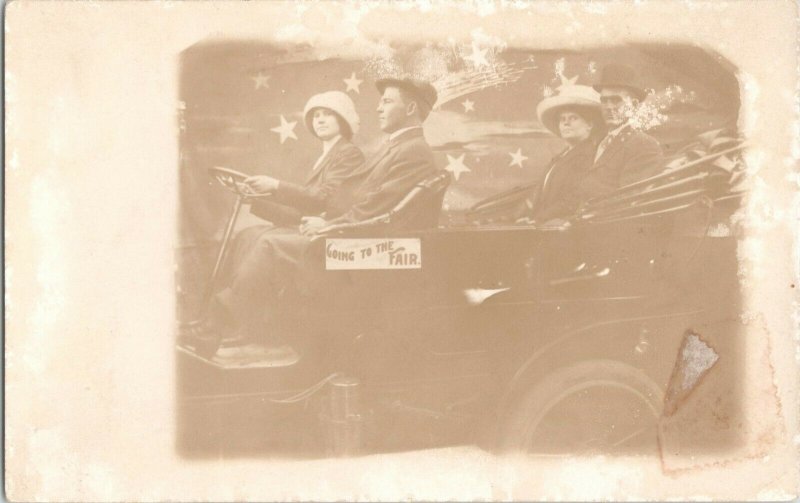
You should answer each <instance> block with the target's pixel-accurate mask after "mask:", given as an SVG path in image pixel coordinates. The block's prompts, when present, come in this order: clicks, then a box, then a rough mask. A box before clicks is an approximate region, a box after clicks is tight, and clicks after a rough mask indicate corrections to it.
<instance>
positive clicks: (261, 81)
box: [250, 72, 270, 89]
mask: <svg viewBox="0 0 800 503" xmlns="http://www.w3.org/2000/svg"><path fill="white" fill-rule="evenodd" d="M250 78H251V79H253V81H254V82H255V85H256V89H261V88H262V87H263V88H264V89H269V83H268V81H269V79H270V75H264V74H263V73H261V72H258V75H256V76H254V77H250Z"/></svg>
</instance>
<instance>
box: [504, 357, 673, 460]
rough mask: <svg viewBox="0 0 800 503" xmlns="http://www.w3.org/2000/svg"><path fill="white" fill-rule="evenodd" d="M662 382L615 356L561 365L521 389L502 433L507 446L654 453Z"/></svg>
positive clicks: (509, 449)
mask: <svg viewBox="0 0 800 503" xmlns="http://www.w3.org/2000/svg"><path fill="white" fill-rule="evenodd" d="M662 407H663V392H662V390H661V388H660V387H659V386H658V385H657V384H656V383H655V382H654V381H653V380H652V379H650V378H649V377H648V376H647V375H646V374H645V373H644V372H642V371H641V370H639V369H636V368H634V367H632V366H630V365H627V364H624V363H621V362H617V361H613V360H592V361H586V362H581V363H577V364H575V365H571V366H569V367H564V368H561V369H559V370H557V371H555V372H553V373H551V374H549V375H547V376H546V377H545V378H544V379H543V380H541V381H539V382H538V383H537V384H536V385H535V386H533V387H532V388H530V389H529V390H528V391H527V392H525V393H524V394H523V395H521V397H520V399H519V400H518V402H517V404H516V406H515V407H514V408H513V411H512V412H511V414H510V415H509V417H508V421H507V422H506V424H505V427H504V429H503V435H502V438H501V449H502V450H503V451H505V452H517V453H518V452H525V453H531V454H591V453H597V454H601V453H602V454H615V453H619V454H622V453H631V454H634V453H635V454H653V453H655V452H657V449H658V445H657V435H658V418H659V416H660V414H661V409H662Z"/></svg>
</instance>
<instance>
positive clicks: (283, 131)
mask: <svg viewBox="0 0 800 503" xmlns="http://www.w3.org/2000/svg"><path fill="white" fill-rule="evenodd" d="M296 125H297V121H292V122H287V121H286V119H285V118H284V117H283V115H281V125H280V126H277V127H274V128H272V129H270V131H274V132H276V133H278V134H279V135H281V145H283V142H285V141H286V139H287V138H291V139H293V140H296V139H297V135H296V134H294V127H295V126H296Z"/></svg>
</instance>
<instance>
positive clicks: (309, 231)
mask: <svg viewBox="0 0 800 503" xmlns="http://www.w3.org/2000/svg"><path fill="white" fill-rule="evenodd" d="M300 221H301V222H302V223H301V224H300V234H302V235H303V236H308V237H312V236H315V235H316V234H317V233H318V232H319V231H320V230H322V229H324V228H325V227H328V222H327V221H326V220H325V219H324V218H322V217H303V218H302V219H301V220H300Z"/></svg>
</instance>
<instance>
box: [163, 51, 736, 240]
mask: <svg viewBox="0 0 800 503" xmlns="http://www.w3.org/2000/svg"><path fill="white" fill-rule="evenodd" d="M611 62H622V63H626V64H628V65H631V66H633V67H634V68H636V70H637V71H638V72H639V74H640V77H641V82H642V84H643V85H644V87H645V88H647V90H648V92H649V93H650V95H649V96H648V98H647V100H646V103H647V104H648V107H645V111H644V119H643V122H644V127H646V128H647V129H648V132H649V133H650V134H651V135H653V136H655V137H656V138H657V139H659V141H661V143H662V145H663V147H664V149H665V152H666V153H667V154H669V153H671V152H674V151H676V150H677V149H678V148H680V147H681V146H682V145H684V144H685V143H686V142H688V141H690V140H691V138H693V137H695V136H696V135H697V134H699V133H701V132H703V131H708V130H711V129H716V128H722V127H727V128H735V126H736V121H737V114H738V109H739V94H738V83H737V81H736V77H735V68H733V67H731V66H730V65H729V64H728V63H726V62H725V61H724V60H722V59H721V58H719V57H718V56H716V55H714V54H709V53H707V52H705V51H703V50H701V49H698V48H694V47H688V46H625V47H605V48H597V49H593V50H585V51H580V52H578V51H571V50H564V51H555V50H548V51H536V50H527V49H517V48H509V47H506V46H504V45H503V44H502V42H498V41H496V40H491V39H488V38H484V39H481V38H477V39H475V40H473V41H471V42H467V43H463V44H457V43H455V42H451V43H449V44H445V45H431V44H428V45H421V46H416V47H410V46H397V47H394V46H385V47H382V50H381V51H378V52H377V53H369V52H367V51H366V50H365V53H364V55H363V57H361V58H355V57H352V55H350V56H348V57H347V58H339V57H330V56H328V55H326V56H324V57H323V56H320V54H318V52H317V51H316V50H315V49H314V48H313V47H310V46H307V45H303V46H288V45H287V46H280V45H275V44H268V43H262V42H254V41H225V40H223V41H213V40H212V41H206V42H202V43H199V44H197V45H195V46H192V47H190V48H188V49H187V50H185V51H184V52H183V54H182V56H181V68H180V72H181V75H180V82H181V85H180V90H179V98H178V100H179V101H178V104H177V113H178V121H177V122H178V126H179V134H180V160H179V164H180V168H179V169H180V186H181V208H180V239H181V244H185V245H191V243H196V242H201V241H206V242H207V241H210V240H213V239H215V238H217V237H218V236H219V234H220V229H221V227H222V226H223V224H224V221H225V218H226V216H227V214H228V212H229V211H230V207H231V204H232V201H233V196H232V195H231V194H230V193H227V192H226V191H225V190H223V189H221V188H220V187H219V186H217V185H216V184H214V183H212V180H211V178H210V177H209V176H208V174H207V169H208V168H209V167H213V166H223V167H227V168H232V169H235V170H238V171H242V172H245V173H248V174H269V175H272V176H275V177H277V178H279V179H285V180H289V181H293V182H302V181H303V180H304V179H305V178H306V177H307V176H308V174H309V172H310V170H311V168H312V166H313V165H314V162H315V161H316V159H317V158H318V157H319V155H320V154H321V151H322V145H321V143H320V141H319V140H318V139H317V138H315V137H314V136H312V135H311V133H310V132H309V131H308V130H307V129H306V127H305V125H304V122H303V117H302V111H303V107H304V105H305V103H306V101H307V100H308V99H309V98H310V97H311V96H313V95H314V94H317V93H321V92H324V91H330V90H338V91H342V92H346V93H347V94H348V95H349V96H350V98H352V99H353V101H354V103H355V105H356V110H357V112H358V114H359V115H360V117H361V131H359V133H358V134H357V135H356V136H355V137H354V138H353V142H354V143H355V144H356V145H357V146H359V147H360V148H361V149H362V150H363V151H364V153H365V155H366V156H367V157H369V156H370V155H371V154H372V153H373V152H374V151H375V150H376V149H377V146H378V144H379V142H380V140H381V139H382V138H383V137H384V134H383V133H382V132H381V131H380V130H379V128H378V123H377V116H376V112H375V108H376V106H377V102H378V92H377V90H376V89H375V86H374V82H375V80H377V79H378V78H381V77H389V76H411V77H416V78H424V79H426V80H429V81H431V82H432V83H433V84H434V86H435V87H436V88H437V91H438V93H439V101H438V102H437V106H436V108H435V109H434V110H433V112H432V113H431V115H430V117H429V118H428V119H427V120H426V122H425V124H424V131H425V137H426V138H427V140H428V142H429V143H430V145H431V147H432V148H433V149H434V151H435V153H436V160H437V162H438V163H439V166H440V167H441V168H443V169H447V170H448V171H449V172H450V173H451V174H452V175H453V183H452V184H451V186H450V188H449V189H448V192H447V194H446V196H445V201H444V211H443V219H446V218H447V215H448V214H455V213H457V212H460V211H464V210H465V209H467V208H468V207H469V206H471V205H472V204H474V203H475V202H477V201H479V200H480V199H482V198H484V197H487V196H489V195H492V194H494V193H497V192H500V191H502V190H505V189H509V188H513V187H515V186H518V185H521V184H525V183H531V182H535V181H536V180H538V179H540V178H541V177H542V176H543V172H544V170H545V168H546V166H547V164H548V162H549V160H550V159H551V158H552V157H553V156H554V155H556V154H558V153H559V152H560V151H561V150H563V149H564V148H565V144H564V142H563V141H562V140H560V139H559V138H557V137H555V136H554V135H553V134H551V133H550V132H549V131H547V130H546V129H545V128H544V126H542V124H540V123H539V121H538V120H537V118H536V105H537V104H538V103H539V102H540V101H541V100H542V99H544V98H546V97H547V96H550V95H552V94H553V93H555V92H557V89H558V87H559V86H560V85H562V84H568V83H575V84H585V85H590V84H592V82H593V81H594V80H596V79H597V78H598V77H599V72H600V71H601V70H602V67H603V65H605V64H607V63H611Z"/></svg>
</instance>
